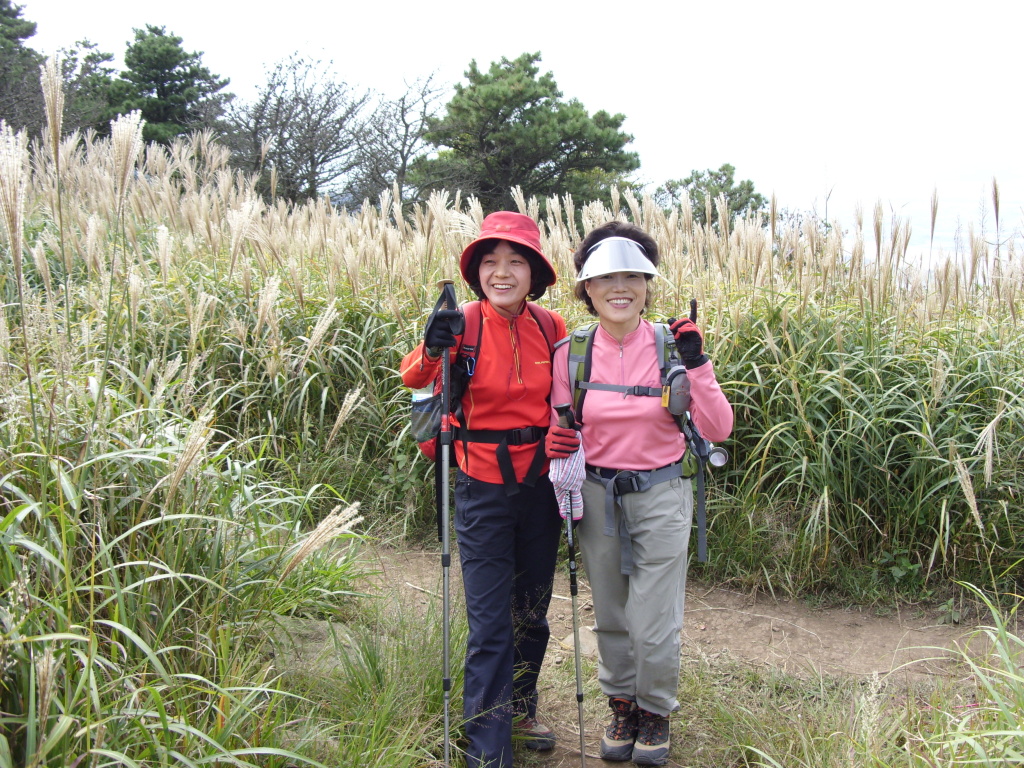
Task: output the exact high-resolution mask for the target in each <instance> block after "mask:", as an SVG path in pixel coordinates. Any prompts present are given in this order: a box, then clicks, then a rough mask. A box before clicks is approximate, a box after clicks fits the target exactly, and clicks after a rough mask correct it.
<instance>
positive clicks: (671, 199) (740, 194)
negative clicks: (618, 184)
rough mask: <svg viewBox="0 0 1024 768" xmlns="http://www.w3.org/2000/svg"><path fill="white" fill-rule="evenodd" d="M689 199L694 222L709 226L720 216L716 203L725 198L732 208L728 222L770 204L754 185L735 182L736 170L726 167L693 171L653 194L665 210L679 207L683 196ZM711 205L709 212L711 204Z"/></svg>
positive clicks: (726, 165)
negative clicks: (756, 190)
mask: <svg viewBox="0 0 1024 768" xmlns="http://www.w3.org/2000/svg"><path fill="white" fill-rule="evenodd" d="M684 195H685V196H686V197H689V199H690V204H691V205H692V206H693V220H694V221H696V222H697V223H698V224H702V225H703V224H707V223H708V221H709V220H711V219H713V218H714V217H715V216H717V211H716V210H715V201H716V200H717V199H718V197H719V195H725V200H726V202H727V203H728V205H729V219H730V221H731V220H732V219H735V218H736V217H737V216H743V215H745V214H748V213H756V212H758V211H761V210H764V207H765V205H767V201H766V200H765V198H764V195H762V194H760V193H758V192H755V191H754V182H752V181H751V180H750V179H744V180H743V181H741V182H738V183H737V181H736V169H735V168H734V167H732V166H731V165H729V164H728V163H725V164H724V165H723V166H722V167H721V168H719V169H718V170H717V171H714V170H711V169H710V168H709V169H708V170H706V171H696V170H695V171H693V172H692V173H691V174H690V175H689V176H687V177H686V178H685V179H670V180H669V181H666V182H665V184H664V185H663V186H661V187H658V189H657V191H656V192H655V193H654V198H655V200H657V201H658V202H659V203H660V204H661V205H663V206H666V207H667V206H669V205H678V204H679V202H680V201H681V200H682V199H683V196H684ZM709 202H710V206H711V207H710V209H709V208H708V203H709Z"/></svg>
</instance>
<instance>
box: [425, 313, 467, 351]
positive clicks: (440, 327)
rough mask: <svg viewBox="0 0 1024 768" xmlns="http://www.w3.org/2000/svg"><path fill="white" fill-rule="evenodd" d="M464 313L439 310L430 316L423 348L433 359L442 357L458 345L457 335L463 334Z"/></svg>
mask: <svg viewBox="0 0 1024 768" xmlns="http://www.w3.org/2000/svg"><path fill="white" fill-rule="evenodd" d="M462 328H463V317H462V312H460V311H459V310H457V309H439V310H436V311H434V312H432V313H431V314H430V317H429V318H428V319H427V327H426V328H424V329H423V346H425V347H426V348H427V354H428V355H430V356H431V357H440V356H441V353H442V352H443V351H444V350H445V349H447V348H449V347H454V346H457V345H458V342H457V341H456V340H455V336H456V334H459V333H462Z"/></svg>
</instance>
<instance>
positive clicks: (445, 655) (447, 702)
mask: <svg viewBox="0 0 1024 768" xmlns="http://www.w3.org/2000/svg"><path fill="white" fill-rule="evenodd" d="M437 287H438V288H440V289H441V299H440V301H439V303H443V304H444V309H446V310H455V309H456V307H457V306H458V305H457V304H456V300H455V283H454V282H453V281H451V280H441V281H440V282H438V284H437ZM451 397H452V384H451V356H450V355H449V350H447V349H445V350H444V351H443V354H442V356H441V431H440V433H439V435H438V440H437V442H438V452H437V455H438V464H437V466H436V470H437V471H436V474H435V476H434V481H435V485H436V489H437V497H438V499H439V500H440V509H439V527H440V534H441V612H442V614H443V615H442V618H441V628H442V629H441V638H442V640H441V642H442V644H443V651H442V654H441V667H442V669H441V688H442V690H443V692H444V764H445V768H449V766H451V696H452V676H451V626H450V623H449V602H450V596H449V591H450V585H449V578H448V569H449V568H450V566H451V563H452V555H451V537H450V535H449V532H448V529H449V528H450V524H451V521H450V514H449V509H448V472H449V469H450V466H451V465H450V460H451V446H452V422H451V415H452V409H451Z"/></svg>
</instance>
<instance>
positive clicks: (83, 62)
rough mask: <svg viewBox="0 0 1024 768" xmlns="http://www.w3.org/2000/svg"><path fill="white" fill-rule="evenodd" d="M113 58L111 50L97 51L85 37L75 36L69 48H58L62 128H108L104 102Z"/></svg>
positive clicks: (106, 107)
mask: <svg viewBox="0 0 1024 768" xmlns="http://www.w3.org/2000/svg"><path fill="white" fill-rule="evenodd" d="M113 60H114V55H113V54H111V53H105V52H103V51H100V50H99V48H98V47H97V46H96V45H95V44H94V43H91V42H89V41H88V40H79V41H78V42H77V43H75V44H74V45H73V46H72V47H71V48H69V49H61V51H60V63H61V74H62V76H63V79H64V129H65V131H72V130H80V129H87V128H92V129H93V130H95V131H97V132H99V133H103V132H105V131H106V130H108V128H109V126H108V125H107V121H108V119H109V111H110V109H109V103H108V102H109V98H110V88H111V84H112V83H113V82H114V75H115V71H114V68H113V67H111V66H110V62H112V61H113Z"/></svg>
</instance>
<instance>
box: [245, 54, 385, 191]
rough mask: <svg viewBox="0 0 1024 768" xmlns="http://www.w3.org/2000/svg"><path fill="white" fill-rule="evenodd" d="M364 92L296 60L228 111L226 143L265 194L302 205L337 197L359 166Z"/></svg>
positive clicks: (315, 64) (323, 68)
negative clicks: (253, 95) (254, 174)
mask: <svg viewBox="0 0 1024 768" xmlns="http://www.w3.org/2000/svg"><path fill="white" fill-rule="evenodd" d="M369 98H370V97H369V94H368V93H357V92H355V91H354V90H353V89H352V88H351V87H350V86H348V85H347V84H346V83H344V82H342V81H340V80H338V79H337V78H336V76H335V75H334V73H333V72H332V70H331V64H330V63H329V62H328V63H323V62H320V61H311V60H308V59H305V58H303V57H302V56H300V55H298V54H297V53H296V54H293V55H292V56H291V57H290V58H289V59H287V60H285V61H282V62H279V63H278V64H276V65H275V66H274V67H273V69H271V71H270V73H269V77H268V79H267V82H266V84H265V85H263V86H261V87H260V88H259V90H258V92H257V97H256V99H255V100H254V101H253V102H251V103H242V104H237V105H233V106H232V108H231V109H230V110H229V115H228V122H229V126H230V128H229V139H228V141H229V143H230V144H231V147H232V149H233V150H234V151H235V153H236V161H237V163H238V164H239V165H240V166H241V167H242V168H243V169H244V170H246V171H249V172H263V171H264V170H269V173H263V175H262V177H261V179H260V185H261V188H262V190H263V191H264V192H265V193H270V194H275V195H281V196H283V197H285V198H286V199H288V200H292V201H297V200H305V199H308V198H311V197H318V196H319V195H321V194H324V193H328V194H332V193H336V192H338V191H339V185H340V180H341V178H342V177H343V176H344V175H345V174H347V173H348V172H349V171H351V170H352V169H353V168H354V167H355V165H356V164H357V163H358V157H359V155H358V152H359V140H360V136H361V134H362V130H363V117H362V113H363V109H364V107H365V106H366V103H367V102H368V100H369Z"/></svg>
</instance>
